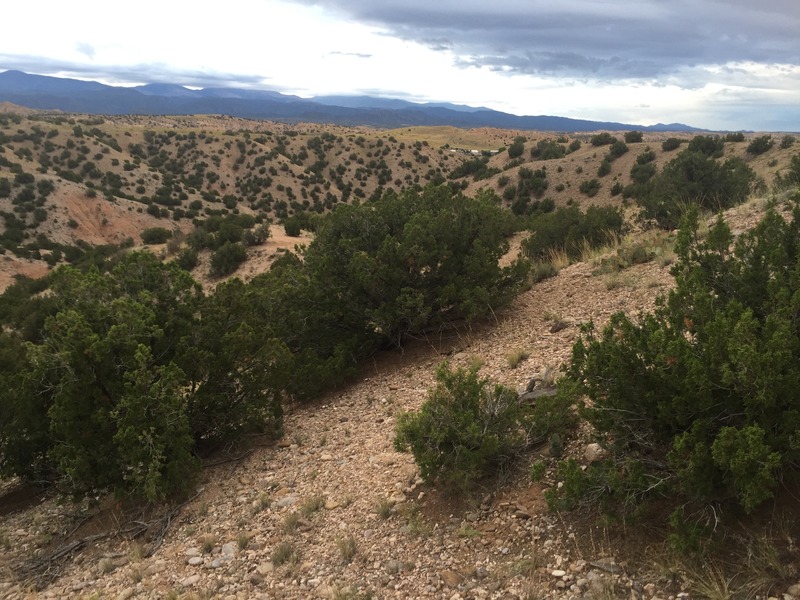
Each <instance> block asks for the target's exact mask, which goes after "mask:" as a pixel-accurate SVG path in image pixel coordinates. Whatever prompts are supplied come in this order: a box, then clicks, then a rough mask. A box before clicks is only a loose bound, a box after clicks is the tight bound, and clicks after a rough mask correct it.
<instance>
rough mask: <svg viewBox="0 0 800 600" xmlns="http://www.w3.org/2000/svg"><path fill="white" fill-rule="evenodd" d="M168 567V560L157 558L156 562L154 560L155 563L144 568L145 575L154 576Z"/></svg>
mask: <svg viewBox="0 0 800 600" xmlns="http://www.w3.org/2000/svg"><path fill="white" fill-rule="evenodd" d="M166 568H167V562H166V561H164V560H157V561H156V562H154V563H153V564H151V565H149V566H148V567H147V568H146V569H145V570H144V575H145V577H152V576H153V575H157V574H158V573H161V572H162V571H164V570H165V569H166Z"/></svg>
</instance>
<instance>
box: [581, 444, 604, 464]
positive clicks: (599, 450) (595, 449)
mask: <svg viewBox="0 0 800 600" xmlns="http://www.w3.org/2000/svg"><path fill="white" fill-rule="evenodd" d="M605 455H606V451H605V450H604V449H603V447H602V446H600V444H597V443H591V444H586V448H585V449H584V451H583V458H584V459H586V462H588V463H593V462H597V461H598V460H601V459H602V458H603V457H605Z"/></svg>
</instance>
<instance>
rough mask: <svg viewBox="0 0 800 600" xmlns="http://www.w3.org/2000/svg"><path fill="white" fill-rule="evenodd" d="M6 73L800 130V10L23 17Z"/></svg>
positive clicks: (102, 6)
mask: <svg viewBox="0 0 800 600" xmlns="http://www.w3.org/2000/svg"><path fill="white" fill-rule="evenodd" d="M3 21H4V24H5V26H4V27H3V35H2V36H0V70H5V69H18V70H22V71H26V72H28V73H37V74H42V75H56V76H63V77H74V78H78V79H90V80H96V81H102V82H104V83H110V84H114V85H131V84H142V83H153V82H169V83H179V84H181V85H186V86H192V87H210V86H213V87H221V86H230V87H242V88H252V89H270V90H275V91H279V92H283V93H287V94H294V95H298V96H302V97H312V96H318V95H329V94H358V95H372V96H381V97H392V98H401V99H405V100H410V101H414V102H453V103H456V104H466V105H470V106H484V107H488V108H492V109H495V110H501V111H504V112H509V113H513V114H518V115H556V116H563V117H572V118H580V119H591V120H603V121H620V122H624V123H633V124H638V125H652V124H655V123H659V122H662V123H671V122H680V123H685V124H688V125H692V126H695V127H702V128H708V129H716V130H740V129H745V130H755V131H798V130H800V0H549V1H547V0H498V1H495V2H493V1H489V0H480V1H478V0H457V1H456V0H403V1H402V2H401V1H399V0H226V2H221V3H216V2H215V3H205V2H186V1H183V0H137V2H133V3H115V2H108V1H107V0H102V1H101V0H73V1H71V2H64V0H26V1H25V2H12V3H9V5H8V6H4V7H3Z"/></svg>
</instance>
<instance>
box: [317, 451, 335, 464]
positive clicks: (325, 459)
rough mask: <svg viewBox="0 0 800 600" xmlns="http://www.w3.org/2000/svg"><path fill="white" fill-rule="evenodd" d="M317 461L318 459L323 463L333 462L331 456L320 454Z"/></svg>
mask: <svg viewBox="0 0 800 600" xmlns="http://www.w3.org/2000/svg"><path fill="white" fill-rule="evenodd" d="M319 459H320V460H323V461H325V462H328V461H331V460H333V455H332V454H327V453H326V454H322V455H321V456H320V457H319Z"/></svg>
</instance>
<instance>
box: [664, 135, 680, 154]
mask: <svg viewBox="0 0 800 600" xmlns="http://www.w3.org/2000/svg"><path fill="white" fill-rule="evenodd" d="M682 143H683V140H682V139H680V138H676V137H671V138H667V139H666V140H664V141H663V142H661V149H662V150H663V151H664V152H670V151H671V150H677V149H678V148H679V147H680V145H681V144H682Z"/></svg>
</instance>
